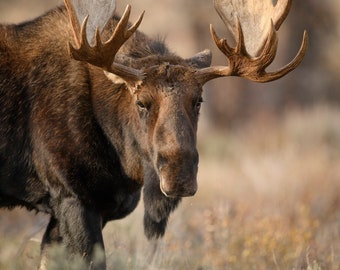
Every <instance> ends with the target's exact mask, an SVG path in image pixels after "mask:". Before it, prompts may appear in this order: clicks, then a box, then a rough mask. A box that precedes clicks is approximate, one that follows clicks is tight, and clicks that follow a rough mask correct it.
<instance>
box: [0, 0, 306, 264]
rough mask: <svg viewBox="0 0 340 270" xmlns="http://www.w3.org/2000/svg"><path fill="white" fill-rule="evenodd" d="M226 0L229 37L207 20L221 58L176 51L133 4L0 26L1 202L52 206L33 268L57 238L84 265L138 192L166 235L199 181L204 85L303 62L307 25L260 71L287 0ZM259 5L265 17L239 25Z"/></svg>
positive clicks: (222, 11)
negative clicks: (293, 50) (283, 59)
mask: <svg viewBox="0 0 340 270" xmlns="http://www.w3.org/2000/svg"><path fill="white" fill-rule="evenodd" d="M229 2H230V1H228V0H215V8H216V10H217V12H218V13H219V15H220V17H221V18H222V20H223V21H224V23H225V24H226V25H227V26H228V27H230V31H231V32H232V33H233V34H234V36H235V39H236V41H237V46H236V47H235V48H232V47H230V46H229V45H228V43H227V41H226V40H225V39H220V38H219V37H218V36H217V34H216V33H215V31H214V30H213V28H212V27H211V33H212V37H213V39H214V41H215V43H216V45H217V46H218V47H219V49H220V50H221V51H222V52H223V53H224V54H225V55H226V57H227V58H228V62H229V65H228V66H216V67H214V66H213V67H211V66H210V64H211V63H210V62H211V53H210V51H209V50H205V51H203V52H201V53H198V54H196V55H195V56H193V57H192V58H189V59H183V58H181V57H179V56H177V55H175V54H173V53H172V52H170V51H169V49H168V48H167V47H166V46H165V45H164V43H163V42H161V41H159V40H157V39H151V38H149V37H147V36H145V35H144V34H143V33H141V32H139V31H137V28H138V27H139V25H140V23H141V21H142V17H143V14H142V15H141V16H140V18H139V19H138V20H137V22H136V23H135V24H133V25H132V24H130V23H129V15H130V9H131V8H130V6H128V7H127V8H126V10H125V12H124V14H123V15H122V17H118V16H116V15H113V12H114V10H115V1H112V0H111V1H110V0H106V1H98V2H96V1H80V0H65V6H62V7H58V8H56V9H54V10H52V11H50V12H48V13H47V14H45V15H43V16H41V17H39V18H37V19H35V20H33V21H30V22H26V23H23V24H20V25H0V207H7V208H13V207H17V206H21V207H26V208H27V209H28V210H36V211H42V212H45V213H48V214H49V215H50V222H49V224H48V226H47V229H46V232H45V234H44V236H43V240H42V244H41V255H42V257H41V263H40V269H45V267H46V262H47V259H48V252H47V251H48V248H49V247H50V246H51V245H52V244H58V243H60V244H63V245H64V246H65V247H66V248H67V249H68V250H69V254H71V256H72V255H74V254H81V255H82V256H84V257H85V258H86V259H87V260H88V262H89V263H90V262H91V260H92V259H91V256H92V253H93V248H94V246H95V244H99V245H100V246H101V247H102V248H104V244H103V238H102V233H101V231H102V228H103V227H104V226H105V224H106V223H107V222H108V221H110V220H114V219H120V218H123V217H125V216H126V215H128V214H129V213H131V211H133V210H134V209H135V207H136V206H137V204H138V202H139V199H140V196H141V191H142V190H143V193H144V196H143V198H144V208H145V214H144V230H145V234H146V236H147V237H148V238H149V239H154V238H159V237H161V236H163V234H164V232H165V228H166V224H167V221H168V217H169V215H170V213H171V212H172V211H173V210H174V209H175V208H176V207H177V205H178V203H179V202H180V200H181V198H182V197H186V196H192V195H194V194H195V192H196V191H197V180H196V177H197V170H198V153H197V150H196V131H197V122H198V117H199V111H200V107H201V103H202V86H203V85H204V84H205V83H206V82H207V81H209V80H212V79H215V78H218V77H224V76H241V77H245V78H248V79H251V80H253V81H258V82H267V81H272V80H276V79H279V78H281V77H282V76H284V75H285V74H287V73H288V72H290V71H291V70H293V69H294V68H296V67H297V66H298V65H299V63H300V62H301V61H302V58H303V56H304V54H305V51H306V48H307V36H306V34H304V38H303V43H302V45H301V48H300V51H299V52H298V54H297V56H296V58H295V59H294V60H293V61H292V62H291V63H289V64H288V65H287V66H285V67H284V68H282V69H281V70H279V71H277V72H272V73H267V72H266V71H265V68H266V67H267V66H268V65H269V64H270V63H271V62H272V61H273V59H274V57H275V54H276V48H277V32H276V30H278V28H279V27H280V25H281V23H282V22H283V20H284V19H285V17H286V16H287V14H288V11H289V8H290V4H291V1H289V0H283V1H278V3H277V4H276V5H275V6H273V4H272V1H271V0H268V1H261V3H259V4H257V5H255V7H254V6H253V4H252V5H250V4H247V1H239V2H237V1H233V4H232V5H230V4H229ZM99 5H100V6H99ZM230 9H232V10H230ZM256 10H258V11H261V12H256ZM231 11H233V12H231ZM235 11H237V12H235ZM233 14H238V17H234V15H233ZM259 14H260V16H261V17H260V18H257V19H259V20H261V22H263V23H259V24H258V25H253V26H251V25H250V24H248V23H247V22H249V21H251V20H253V19H254V17H255V16H259ZM256 27H262V28H261V29H255V28H256ZM254 33H265V35H262V36H257V37H255V38H254ZM142 188H143V189H142ZM93 267H95V268H96V267H97V268H98V269H105V262H102V263H100V264H99V265H97V266H96V265H95V266H93Z"/></svg>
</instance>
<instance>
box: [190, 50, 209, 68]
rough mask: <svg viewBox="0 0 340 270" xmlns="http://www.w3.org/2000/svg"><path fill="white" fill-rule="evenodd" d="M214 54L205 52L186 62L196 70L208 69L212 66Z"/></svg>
mask: <svg viewBox="0 0 340 270" xmlns="http://www.w3.org/2000/svg"><path fill="white" fill-rule="evenodd" d="M211 59H212V54H211V51H210V50H204V51H202V52H199V53H198V54H196V55H194V56H193V57H191V58H188V59H186V62H187V63H188V64H189V65H190V66H193V67H195V68H206V67H210V65H211Z"/></svg>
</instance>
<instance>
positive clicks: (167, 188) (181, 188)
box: [159, 173, 198, 198]
mask: <svg viewBox="0 0 340 270" xmlns="http://www.w3.org/2000/svg"><path fill="white" fill-rule="evenodd" d="M159 180H160V189H161V191H162V193H163V194H164V195H165V196H166V197H168V198H181V197H191V196H194V195H195V194H196V192H197V188H198V187H197V180H196V177H194V178H193V179H190V180H188V179H185V180H183V179H181V180H170V179H168V178H166V177H165V176H164V175H162V173H160V175H159Z"/></svg>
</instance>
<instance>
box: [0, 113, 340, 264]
mask: <svg viewBox="0 0 340 270" xmlns="http://www.w3.org/2000/svg"><path fill="white" fill-rule="evenodd" d="M339 119H340V110H339V109H330V108H329V107H319V108H316V109H313V110H306V111H301V110H293V111H288V112H287V113H286V114H285V117H284V118H283V119H282V120H280V121H276V120H274V119H273V118H270V117H264V116H262V117H259V118H257V119H256V120H253V121H252V122H251V123H248V124H247V125H245V126H243V127H240V128H238V129H237V130H233V131H229V132H219V133H217V132H216V133H215V134H211V133H210V134H209V136H207V135H206V134H200V139H199V148H200V153H201V162H200V173H199V183H200V190H199V193H198V194H197V195H196V196H195V197H194V198H188V199H185V200H184V203H182V205H181V206H180V207H179V209H178V210H177V211H176V212H175V213H174V214H173V215H172V217H171V220H170V224H169V228H168V231H167V233H166V236H165V238H164V239H163V240H162V241H161V242H159V243H158V249H157V252H156V254H155V255H154V257H153V260H152V262H150V254H151V250H152V247H153V245H154V243H148V242H147V241H146V240H145V238H144V236H143V231H142V215H143V211H142V210H143V209H142V207H139V208H138V210H137V211H136V212H134V213H133V214H132V215H130V216H129V217H128V218H127V219H124V220H122V221H117V222H111V223H110V224H109V225H108V226H107V227H106V228H105V230H104V235H105V236H104V237H105V240H106V248H107V254H106V255H107V257H108V265H109V269H202V270H203V269H206V270H210V269H313V270H317V269H339V267H340V255H339V254H340V203H339V199H338V194H339V192H340V167H339V164H340V125H339ZM37 219H38V220H40V221H37ZM0 224H1V226H0V230H1V241H0V262H1V263H0V269H11V267H12V269H21V268H20V266H22V265H25V266H26V267H27V265H31V266H32V265H34V264H35V263H36V262H37V260H38V254H39V250H38V249H39V243H38V242H37V241H36V240H30V238H34V239H36V238H39V235H41V233H42V232H39V233H38V234H35V233H36V231H37V228H38V229H39V228H40V227H42V226H43V224H44V217H42V216H38V217H35V216H34V215H33V214H32V215H29V216H28V215H27V214H25V212H23V211H20V210H19V211H15V212H4V211H2V212H1V214H0ZM54 256H55V258H60V251H58V252H56V254H55V255H54ZM61 263H62V262H58V264H57V265H58V266H59V267H60V265H61ZM32 269H33V266H32ZM51 269H58V268H53V267H52V268H51ZM70 269H81V268H77V267H76V266H75V267H74V268H72V267H71V268H70Z"/></svg>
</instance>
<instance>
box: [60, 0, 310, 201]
mask: <svg viewBox="0 0 340 270" xmlns="http://www.w3.org/2000/svg"><path fill="white" fill-rule="evenodd" d="M65 2H66V5H67V7H68V11H69V15H70V20H71V22H72V26H73V30H74V36H75V46H73V45H70V47H69V48H70V54H71V56H72V57H73V58H74V59H76V60H79V61H85V62H88V63H89V64H91V65H94V66H96V67H99V68H101V69H103V71H104V72H105V74H106V76H107V77H108V78H109V79H110V80H112V82H113V83H115V84H117V83H122V84H123V85H125V89H124V91H129V93H130V95H131V103H132V104H133V106H134V107H135V108H134V109H132V110H135V114H136V115H137V118H138V120H137V121H136V122H135V125H136V126H135V128H136V129H135V132H138V136H136V137H138V140H139V145H140V146H141V148H142V149H141V150H142V153H143V155H144V157H145V159H146V160H148V161H150V162H152V164H153V167H154V170H155V171H156V173H157V175H158V177H159V180H160V189H161V191H162V192H163V193H164V194H165V195H166V196H169V197H184V196H191V195H194V194H195V192H196V190H197V181H196V175H197V167H198V154H197V150H196V130H197V121H198V114H199V110H200V107H201V103H202V86H203V85H204V84H205V83H206V82H208V81H210V80H212V79H215V78H218V77H226V76H240V77H245V78H248V79H250V80H252V81H255V82H269V81H273V80H277V79H279V78H281V77H282V76H284V75H286V74H287V73H288V72H290V71H292V70H293V69H294V68H296V67H297V66H298V65H299V64H300V62H301V61H302V59H303V57H304V55H305V52H306V49H307V35H306V32H305V33H304V36H303V42H302V45H301V48H300V51H299V52H298V54H297V56H296V57H295V59H294V60H292V62H290V63H289V64H288V65H286V66H285V67H283V68H282V69H280V70H278V71H276V72H266V68H267V67H268V66H269V65H270V64H271V63H272V61H273V60H274V57H275V55H276V50H277V47H278V37H277V30H278V29H279V27H280V25H281V24H282V22H283V21H284V19H285V18H286V16H287V15H288V12H289V9H290V6H291V0H280V1H278V3H277V4H276V5H275V6H273V4H272V0H265V1H256V2H254V1H231V0H214V4H215V8H216V10H217V12H218V14H219V15H220V17H221V18H222V20H223V22H224V23H225V25H226V26H227V27H228V28H229V30H230V31H231V33H232V34H233V35H234V37H235V40H236V41H237V45H236V47H234V48H233V47H231V46H230V45H229V44H228V42H227V40H226V39H221V38H219V37H218V36H217V34H216V32H215V31H214V29H213V27H212V26H210V30H211V34H212V38H213V40H214V42H215V43H216V45H217V46H218V48H219V49H220V50H221V52H222V53H223V54H225V55H226V57H227V60H228V62H229V65H228V66H212V67H210V63H211V52H210V51H209V50H205V51H203V52H201V53H199V54H197V55H195V56H194V57H192V58H191V59H184V60H183V59H182V58H180V57H177V56H174V55H172V56H170V57H169V55H167V56H164V57H161V56H159V55H155V56H149V57H147V58H138V59H137V58H134V57H129V56H126V55H124V54H122V53H120V52H119V50H120V49H121V47H123V46H124V44H125V43H126V42H127V41H128V39H129V38H130V37H131V36H132V35H133V34H134V33H135V32H136V30H137V28H138V27H139V25H140V23H141V21H142V18H143V14H142V15H141V16H140V17H139V19H138V20H137V22H136V23H135V24H133V25H132V26H131V27H130V28H128V24H129V16H130V10H131V7H130V6H127V8H126V10H125V12H124V14H123V16H122V18H121V19H120V21H119V23H118V24H117V26H116V28H115V29H114V31H113V33H112V34H111V36H109V37H107V38H106V41H103V40H102V39H103V35H102V34H101V33H102V30H103V29H104V27H105V25H106V23H107V21H108V19H109V18H110V17H111V15H112V13H113V12H114V10H115V4H114V1H111V0H107V1H101V2H100V3H101V7H100V8H99V10H100V12H98V9H96V8H95V7H94V4H89V3H90V2H86V1H75V0H74V1H72V0H65ZM71 2H74V3H71ZM89 21H90V23H89Z"/></svg>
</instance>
